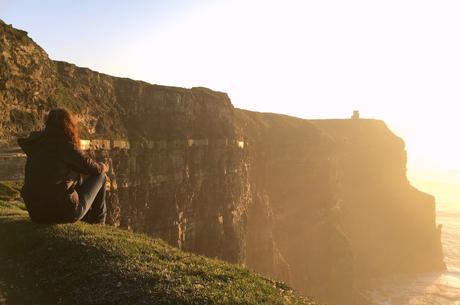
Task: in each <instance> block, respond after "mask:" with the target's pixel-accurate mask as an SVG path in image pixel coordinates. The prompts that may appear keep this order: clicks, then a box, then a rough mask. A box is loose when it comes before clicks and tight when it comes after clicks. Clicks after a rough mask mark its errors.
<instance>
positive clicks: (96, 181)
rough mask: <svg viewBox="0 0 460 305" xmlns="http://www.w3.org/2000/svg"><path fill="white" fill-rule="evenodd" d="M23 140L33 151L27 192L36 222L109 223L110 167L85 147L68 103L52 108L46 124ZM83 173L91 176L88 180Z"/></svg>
mask: <svg viewBox="0 0 460 305" xmlns="http://www.w3.org/2000/svg"><path fill="white" fill-rule="evenodd" d="M18 144H19V146H20V147H21V148H22V150H23V151H24V152H25V154H26V155H27V161H26V166H25V179H24V186H23V188H22V190H21V196H22V198H23V199H24V202H25V204H26V208H27V211H28V212H29V216H30V219H31V220H32V221H33V222H37V223H46V224H51V223H72V222H76V221H78V220H83V221H86V222H88V223H93V224H105V220H106V215H107V208H106V204H105V196H106V191H105V184H106V175H105V174H106V173H107V171H108V169H109V168H108V166H107V165H106V164H104V163H100V162H96V161H94V160H93V159H91V158H90V157H88V156H86V155H84V154H83V153H82V151H81V150H80V134H79V129H78V123H77V121H76V119H75V117H74V116H73V115H72V114H71V113H70V112H69V111H68V110H67V109H64V108H55V109H52V110H51V111H50V112H49V113H48V116H47V118H46V122H45V128H44V130H41V131H35V132H32V133H31V134H30V135H29V137H27V138H20V139H18ZM81 174H84V175H88V177H87V178H86V179H85V180H84V181H82V179H81Z"/></svg>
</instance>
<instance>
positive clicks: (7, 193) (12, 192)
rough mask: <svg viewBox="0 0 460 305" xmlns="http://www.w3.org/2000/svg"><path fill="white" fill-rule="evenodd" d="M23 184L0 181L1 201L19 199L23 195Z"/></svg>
mask: <svg viewBox="0 0 460 305" xmlns="http://www.w3.org/2000/svg"><path fill="white" fill-rule="evenodd" d="M21 188H22V182H18V181H0V200H14V199H19V198H20V196H21V194H20V192H21Z"/></svg>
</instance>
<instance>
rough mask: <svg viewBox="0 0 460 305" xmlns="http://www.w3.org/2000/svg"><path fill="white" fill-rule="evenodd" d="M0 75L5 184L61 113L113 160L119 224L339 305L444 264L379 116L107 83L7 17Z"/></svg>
mask: <svg viewBox="0 0 460 305" xmlns="http://www.w3.org/2000/svg"><path fill="white" fill-rule="evenodd" d="M0 68H1V69H0V137H1V140H0V141H1V143H0V144H1V146H2V147H4V149H3V150H2V152H0V179H20V178H21V169H22V165H23V163H24V156H23V155H21V154H20V153H19V152H17V151H16V150H14V149H11V147H12V146H14V145H15V144H14V143H15V139H16V138H17V137H18V136H24V135H26V134H27V133H28V132H30V131H32V130H35V129H39V128H42V125H41V124H42V122H43V120H44V117H45V115H46V113H47V112H48V110H49V109H51V108H52V107H56V106H65V107H67V108H69V109H70V110H72V111H73V112H74V113H76V115H77V116H78V118H79V121H80V123H81V128H82V138H83V139H85V140H84V141H82V146H83V148H84V149H85V150H86V151H87V152H88V153H89V154H91V155H92V156H93V157H95V158H97V159H99V160H103V161H105V162H107V163H109V164H110V165H111V171H110V173H109V178H110V179H109V180H110V182H109V185H108V188H109V190H110V192H109V195H108V198H107V203H108V206H109V222H110V223H111V224H112V225H115V226H121V227H123V228H126V229H130V230H134V231H139V232H145V233H147V234H149V235H151V236H154V237H160V238H162V239H164V240H165V241H167V242H168V243H169V244H171V245H174V246H176V247H179V248H181V249H184V250H187V251H190V252H195V253H199V254H204V255H207V256H209V257H216V258H220V259H223V260H226V261H229V262H233V263H238V264H243V265H246V266H248V267H249V268H252V269H255V270H256V271H258V272H260V273H262V274H264V275H268V276H271V277H273V278H276V279H279V280H283V281H285V282H287V283H288V284H290V285H292V286H293V287H294V288H295V289H297V290H299V291H300V292H302V293H303V294H305V295H312V296H315V297H317V298H318V299H319V300H322V301H327V302H328V303H330V304H344V305H350V304H354V305H357V304H358V303H359V302H360V296H359V284H360V281H361V280H363V281H364V280H365V279H367V278H370V277H373V276H379V275H383V274H386V273H390V274H392V273H397V272H420V271H433V270H441V269H442V268H443V267H444V265H443V262H442V260H443V257H442V251H441V244H440V236H439V229H438V228H436V226H435V215H434V199H433V198H432V197H431V196H429V195H426V194H423V193H421V192H419V191H417V190H415V189H414V188H413V187H411V186H410V184H409V183H408V181H407V178H406V176H405V171H406V169H405V164H406V155H405V151H404V143H403V142H402V140H401V139H399V138H397V137H396V136H394V135H393V134H392V133H391V131H389V130H388V129H387V128H386V126H385V125H384V124H383V123H382V122H380V121H371V120H357V121H355V120H353V121H351V120H337V121H334V120H325V121H308V120H302V119H298V118H293V117H288V116H283V115H277V114H264V113H256V112H250V111H245V110H241V109H235V108H234V107H233V105H232V104H231V102H230V100H229V98H228V96H227V95H226V94H225V93H220V92H215V91H212V90H209V89H206V88H192V89H183V88H176V87H167V86H159V85H151V84H147V83H145V82H141V81H134V80H130V79H123V78H116V77H112V76H108V75H105V74H101V73H97V72H94V71H91V70H89V69H86V68H79V67H77V66H75V65H72V64H68V63H65V62H56V61H52V60H50V59H49V58H48V56H47V54H46V52H44V51H43V50H42V49H41V48H40V47H39V46H37V45H36V44H35V43H34V42H33V41H32V40H31V39H30V38H29V37H27V35H26V33H25V32H23V31H19V30H16V29H14V28H12V27H10V26H8V25H6V24H4V23H3V22H1V21H0ZM382 215H384V217H381V216H382ZM398 232H401V233H402V234H398ZM413 258H415V259H413Z"/></svg>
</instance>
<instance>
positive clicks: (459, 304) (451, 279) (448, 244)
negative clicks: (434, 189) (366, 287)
mask: <svg viewBox="0 0 460 305" xmlns="http://www.w3.org/2000/svg"><path fill="white" fill-rule="evenodd" d="M436 214H437V219H436V222H437V223H438V224H442V243H443V249H444V255H445V262H446V264H447V271H446V272H443V273H428V274H421V275H417V276H399V277H394V278H391V279H387V280H385V281H383V282H382V283H381V285H379V288H378V289H377V290H373V291H371V292H370V293H369V294H370V296H371V299H372V300H373V302H375V303H376V304H378V305H460V203H459V204H452V203H450V204H447V203H445V204H443V203H438V204H437V212H436Z"/></svg>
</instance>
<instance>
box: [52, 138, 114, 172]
mask: <svg viewBox="0 0 460 305" xmlns="http://www.w3.org/2000/svg"><path fill="white" fill-rule="evenodd" d="M60 157H61V158H62V160H63V161H64V163H66V164H68V165H69V166H70V167H71V168H72V169H73V170H74V171H76V172H79V173H82V174H86V175H89V174H102V173H104V172H106V171H107V166H106V165H105V164H103V163H98V162H96V161H94V160H93V159H91V158H90V157H88V156H86V155H84V154H83V153H82V152H81V151H80V150H79V149H77V148H75V147H74V145H73V144H72V143H71V142H65V143H63V144H62V146H61V153H60Z"/></svg>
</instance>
